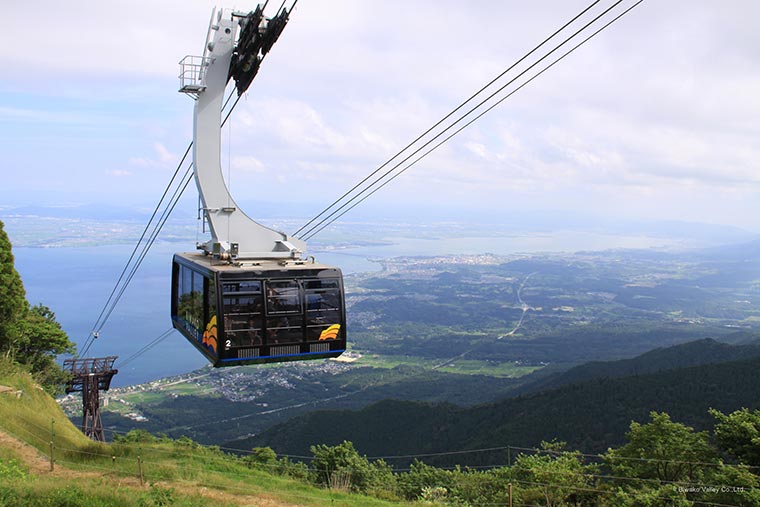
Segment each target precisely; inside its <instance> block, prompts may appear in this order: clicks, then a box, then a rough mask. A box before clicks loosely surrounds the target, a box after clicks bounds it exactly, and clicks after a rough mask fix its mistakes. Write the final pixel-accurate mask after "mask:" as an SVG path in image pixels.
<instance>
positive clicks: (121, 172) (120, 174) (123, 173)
mask: <svg viewBox="0 0 760 507" xmlns="http://www.w3.org/2000/svg"><path fill="white" fill-rule="evenodd" d="M106 174H108V175H109V176H115V177H117V178H125V177H127V176H132V171H127V170H125V169H109V170H108V171H106Z"/></svg>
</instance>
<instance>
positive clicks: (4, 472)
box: [0, 459, 27, 481]
mask: <svg viewBox="0 0 760 507" xmlns="http://www.w3.org/2000/svg"><path fill="white" fill-rule="evenodd" d="M26 477H27V471H26V469H25V468H24V467H22V466H21V464H20V463H19V462H18V461H16V460H15V459H11V460H8V461H3V460H0V480H3V481H5V480H13V479H26Z"/></svg>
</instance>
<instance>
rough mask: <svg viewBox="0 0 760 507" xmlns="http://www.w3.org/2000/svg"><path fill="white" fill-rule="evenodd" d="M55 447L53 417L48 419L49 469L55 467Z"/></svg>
mask: <svg viewBox="0 0 760 507" xmlns="http://www.w3.org/2000/svg"><path fill="white" fill-rule="evenodd" d="M54 448H55V419H51V420H50V471H51V472H52V471H53V470H54V469H55V459H54V458H53V449H54Z"/></svg>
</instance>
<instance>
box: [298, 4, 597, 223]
mask: <svg viewBox="0 0 760 507" xmlns="http://www.w3.org/2000/svg"><path fill="white" fill-rule="evenodd" d="M600 1H601V0H596V1H595V2H593V3H591V4H590V5H589V6H588V7H586V8H585V9H583V10H582V11H581V12H579V13H578V14H577V15H576V16H575V17H573V19H571V20H570V21H568V22H567V23H565V24H564V25H563V26H562V27H561V28H560V29H558V30H557V31H555V32H554V33H553V34H551V35H550V36H549V37H547V38H546V39H544V40H543V41H542V42H541V43H540V44H539V45H538V46H536V47H534V48H533V49H531V50H530V51H529V52H527V53H526V54H525V55H523V57H522V58H520V59H519V60H517V61H516V62H515V63H513V64H512V65H510V66H509V67H507V69H506V70H504V71H503V72H502V73H501V74H499V75H498V76H496V77H495V78H493V79H492V80H491V81H489V82H488V83H487V84H486V85H485V86H483V87H482V88H480V90H478V91H477V92H475V93H473V94H472V95H471V96H470V97H469V98H468V99H467V100H465V101H464V102H462V103H460V104H459V105H458V106H457V107H456V108H454V109H453V110H452V111H451V112H449V113H448V114H447V115H446V116H444V117H443V118H441V119H440V120H438V121H437V122H436V123H435V125H433V126H432V127H430V128H429V129H427V130H426V131H425V132H423V133H422V134H420V135H419V136H417V138H416V139H415V140H414V141H412V142H410V143H409V144H407V145H406V146H404V147H403V148H402V149H401V150H399V152H398V153H396V154H395V155H393V156H392V157H391V158H389V159H388V160H386V161H385V162H384V163H383V164H382V165H381V166H380V167H378V168H377V169H375V170H374V171H372V172H371V173H370V174H369V175H368V176H367V177H366V178H364V179H363V180H361V181H360V182H359V183H357V184H356V185H354V186H353V187H352V188H351V189H350V190H348V191H347V192H346V193H344V194H343V195H341V196H340V197H338V198H337V199H336V200H335V201H333V203H332V204H330V205H329V206H327V207H326V208H325V209H323V210H322V211H320V212H319V213H318V214H317V215H315V216H314V217H313V218H312V219H311V220H309V221H308V222H306V224H304V225H303V226H301V228H300V229H298V230H297V231H296V232H295V233H293V236H296V235H298V234H300V233H301V231H303V230H304V229H306V228H307V227H308V226H309V225H311V224H312V223H313V222H314V221H315V220H317V219H319V217H321V216H322V215H324V214H325V213H327V212H328V211H329V210H331V209H332V208H333V207H334V206H336V205H337V204H338V203H339V202H340V201H341V200H343V199H344V198H346V197H348V195H350V194H351V193H352V192H353V191H354V190H356V189H357V188H359V187H360V186H361V185H362V184H364V183H365V182H366V181H367V180H369V179H370V178H371V177H372V176H374V175H375V174H377V173H378V172H380V171H381V170H382V169H383V168H384V167H385V166H387V165H388V164H389V163H390V162H391V161H392V160H393V159H395V158H396V157H398V156H399V155H401V154H402V153H403V152H405V151H406V150H408V149H409V148H411V147H412V146H413V145H414V144H415V143H416V142H417V141H419V140H420V139H422V138H423V137H425V136H426V135H428V134H429V133H430V132H432V131H433V130H434V129H435V128H436V127H438V126H439V125H441V124H442V123H443V122H444V121H446V120H448V119H449V118H450V117H451V116H452V115H453V114H454V113H456V112H457V111H459V110H460V109H461V108H462V107H464V105H465V104H467V103H468V102H470V101H471V100H472V99H474V98H475V97H477V96H478V95H480V94H481V93H482V92H483V91H485V90H486V89H487V88H489V87H490V86H491V85H493V84H494V83H495V82H496V81H498V80H499V79H501V78H502V77H504V75H505V74H506V73H507V72H509V71H510V70H512V69H513V68H515V67H516V66H517V65H519V64H520V63H521V62H522V61H524V60H525V59H526V58H528V57H529V56H530V55H532V54H533V53H534V52H536V51H538V49H540V48H541V46H543V45H544V44H546V43H547V42H549V41H550V40H551V39H552V38H554V37H555V36H556V35H557V34H559V33H560V32H561V31H562V30H564V29H565V28H567V27H568V26H569V25H570V24H572V23H573V22H575V21H576V20H577V19H578V18H579V17H581V16H582V15H584V14H585V13H586V12H587V11H588V10H589V9H591V8H592V7H594V6H595V5H596V4H598V3H599V2H600ZM306 234H308V232H307V233H306Z"/></svg>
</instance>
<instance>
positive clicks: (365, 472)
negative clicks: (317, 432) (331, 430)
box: [311, 440, 395, 493]
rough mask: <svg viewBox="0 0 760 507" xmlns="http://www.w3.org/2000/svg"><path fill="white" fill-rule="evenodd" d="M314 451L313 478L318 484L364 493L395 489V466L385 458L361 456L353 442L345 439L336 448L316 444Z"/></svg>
mask: <svg viewBox="0 0 760 507" xmlns="http://www.w3.org/2000/svg"><path fill="white" fill-rule="evenodd" d="M311 452H312V454H313V455H314V460H312V462H311V466H312V468H313V479H314V482H316V483H317V484H320V485H322V486H326V487H329V488H334V489H350V490H352V491H356V492H360V493H367V492H368V491H378V490H380V489H386V490H387V489H388V488H392V489H395V478H394V477H393V472H392V470H391V468H390V467H389V466H388V465H387V464H386V463H385V462H384V461H383V460H379V461H376V462H374V463H370V462H369V460H368V459H367V457H366V456H360V455H359V452H358V451H357V450H356V449H354V444H353V443H351V442H348V441H345V440H344V441H343V443H342V444H339V445H335V446H332V447H330V446H327V445H323V444H320V445H313V446H311Z"/></svg>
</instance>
